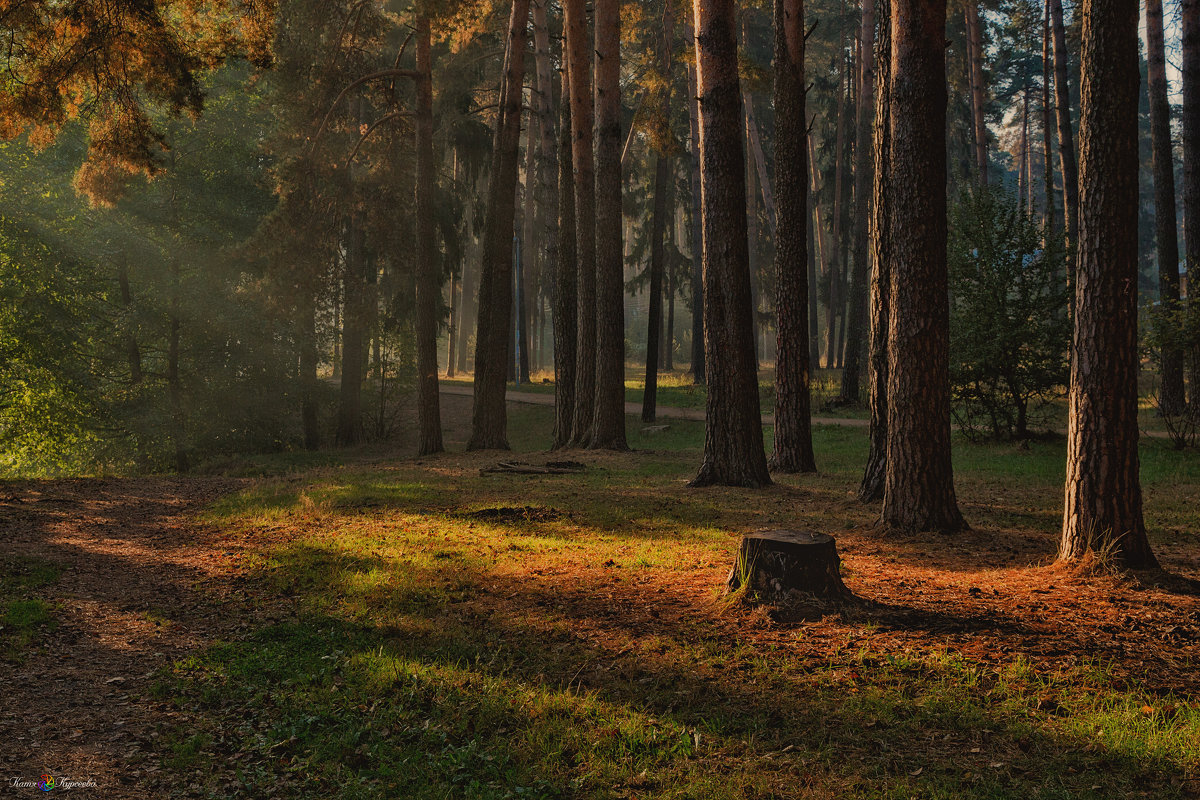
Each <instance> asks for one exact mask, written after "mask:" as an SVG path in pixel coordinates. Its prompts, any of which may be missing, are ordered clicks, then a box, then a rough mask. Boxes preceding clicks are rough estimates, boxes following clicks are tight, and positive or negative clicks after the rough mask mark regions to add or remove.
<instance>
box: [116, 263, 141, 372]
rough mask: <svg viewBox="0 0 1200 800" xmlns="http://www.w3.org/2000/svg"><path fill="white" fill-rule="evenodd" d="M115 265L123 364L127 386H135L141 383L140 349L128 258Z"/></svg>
mask: <svg viewBox="0 0 1200 800" xmlns="http://www.w3.org/2000/svg"><path fill="white" fill-rule="evenodd" d="M119 259H120V260H119V261H118V263H117V287H118V288H119V289H120V291H121V309H122V314H123V319H122V320H121V324H122V327H123V328H125V331H126V333H125V363H126V364H128V365H129V385H130V386H137V385H138V384H139V383H141V382H142V377H143V375H142V349H141V348H140V347H139V346H138V340H137V334H136V333H135V332H134V322H133V313H134V307H133V292H132V291H131V290H130V288H129V257H128V256H127V255H125V254H121V255H120V256H119Z"/></svg>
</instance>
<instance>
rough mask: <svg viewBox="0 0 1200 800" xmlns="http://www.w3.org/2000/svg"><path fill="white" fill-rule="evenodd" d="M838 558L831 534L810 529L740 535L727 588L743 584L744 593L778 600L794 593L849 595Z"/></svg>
mask: <svg viewBox="0 0 1200 800" xmlns="http://www.w3.org/2000/svg"><path fill="white" fill-rule="evenodd" d="M840 565H841V559H839V558H838V554H837V545H836V544H835V543H834V540H833V537H832V536H829V535H827V534H824V533H812V532H809V531H794V530H778V531H760V532H758V533H749V534H746V535H745V536H743V537H742V547H741V549H740V550H739V551H738V558H737V563H735V564H734V566H733V570H731V571H730V573H729V581H728V583H729V591H731V592H736V591H737V590H738V589H740V588H741V587H742V584H743V583H744V584H745V585H746V595H747V597H751V598H753V599H755V600H757V601H760V602H767V603H780V602H784V601H787V600H789V599H793V598H794V597H795V595H796V594H800V595H811V596H813V597H817V598H824V599H837V598H845V597H850V596H851V593H850V590H849V589H847V588H846V586H845V584H843V583H842V576H841V570H840Z"/></svg>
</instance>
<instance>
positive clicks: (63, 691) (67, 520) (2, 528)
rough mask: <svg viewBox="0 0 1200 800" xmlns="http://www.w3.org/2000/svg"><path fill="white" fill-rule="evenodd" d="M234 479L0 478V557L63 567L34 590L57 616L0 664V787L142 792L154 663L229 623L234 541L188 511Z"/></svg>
mask: <svg viewBox="0 0 1200 800" xmlns="http://www.w3.org/2000/svg"><path fill="white" fill-rule="evenodd" d="M240 485H241V484H240V483H238V482H236V481H230V480H226V479H212V478H186V479H173V478H140V479H127V480H76V481H52V482H40V483H32V482H31V483H17V484H0V556H3V559H4V561H5V562H7V563H10V564H11V563H12V562H13V560H14V559H28V560H32V561H35V562H38V563H50V564H52V565H54V566H55V567H56V568H57V569H59V570H61V574H60V577H59V579H58V580H57V581H56V582H54V583H52V584H50V585H48V586H45V587H43V588H42V589H41V590H38V592H37V594H39V595H40V596H41V597H42V598H43V599H45V600H47V601H49V602H51V603H53V604H55V605H56V607H57V609H56V612H55V618H56V619H57V624H56V625H54V626H52V627H50V628H48V629H46V630H44V631H42V632H41V633H40V634H39V637H38V638H37V639H36V640H35V641H34V642H33V643H32V645H31V646H30V647H29V648H26V649H25V650H24V651H23V653H24V659H23V662H22V663H12V662H4V661H0V686H3V687H4V688H3V691H2V692H0V781H3V783H2V784H0V786H2V787H3V790H2V791H0V796H4V797H9V796H30V797H32V796H37V795H40V794H41V792H39V791H37V790H36V789H30V788H18V787H17V786H14V784H13V780H14V779H20V780H22V781H28V780H33V781H36V780H37V779H38V778H39V776H41V775H43V774H48V775H52V776H54V777H55V778H56V780H57V782H58V785H59V786H63V782H64V780H65V779H72V780H75V781H83V782H87V781H94V782H95V784H94V785H95V788H82V789H73V790H72V794H71V796H72V797H89V798H90V797H96V798H101V797H102V798H105V799H106V800H108V799H109V798H126V797H129V798H133V797H141V798H144V797H146V794H145V792H144V791H140V790H139V789H138V785H139V784H140V783H142V782H143V781H144V779H145V778H146V777H147V773H152V772H154V771H156V762H155V761H154V760H153V759H152V758H151V757H150V755H149V753H148V750H149V746H148V745H149V742H150V741H151V739H152V738H153V737H154V736H156V735H157V733H156V732H155V731H154V727H155V726H156V724H157V723H161V722H163V717H162V711H161V709H159V708H157V707H156V705H157V704H156V703H155V702H154V701H152V700H150V699H149V690H150V687H151V685H152V684H153V682H154V673H155V670H157V669H158V668H160V667H163V666H166V665H169V664H170V663H171V662H172V661H173V660H175V659H177V658H180V657H182V656H183V655H184V654H186V653H188V652H190V651H194V650H196V649H199V648H202V647H204V646H206V645H208V644H210V643H212V642H214V641H216V640H217V639H220V638H224V637H228V636H229V635H231V634H233V633H235V632H236V630H237V627H238V624H239V622H238V619H239V616H240V615H238V614H236V613H231V611H232V610H233V609H231V608H230V606H229V605H228V603H229V601H230V600H233V599H235V598H233V597H231V596H230V592H231V589H230V587H231V586H232V585H234V584H235V583H236V580H235V579H234V575H233V574H232V573H234V572H235V571H236V563H237V561H238V556H239V555H240V551H241V550H242V546H241V543H239V542H236V541H233V540H231V539H229V538H228V537H226V536H224V535H222V534H221V533H220V532H218V531H216V530H214V529H212V528H210V527H207V526H204V525H203V524H201V523H198V522H196V521H195V520H194V519H193V515H194V512H196V511H197V510H198V509H199V508H201V507H202V506H204V505H205V504H207V503H209V502H211V501H212V500H214V499H215V498H217V497H218V496H220V495H221V494H223V493H226V492H229V491H233V490H235V489H236V488H237V487H238V486H240Z"/></svg>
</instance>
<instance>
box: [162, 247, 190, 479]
mask: <svg viewBox="0 0 1200 800" xmlns="http://www.w3.org/2000/svg"><path fill="white" fill-rule="evenodd" d="M181 292H182V287H181V286H180V274H179V262H178V261H177V260H175V259H172V260H171V303H170V310H169V312H168V317H167V322H168V325H169V328H168V334H167V399H168V401H169V402H170V404H171V442H172V444H173V445H174V447H175V471H176V472H188V471H189V470H191V468H192V463H191V458H189V457H188V445H187V414H186V413H185V412H184V410H183V380H182V377H181V375H180V367H179V359H180V352H179V347H180V342H179V336H180V326H181V321H180V315H179V307H180V294H181Z"/></svg>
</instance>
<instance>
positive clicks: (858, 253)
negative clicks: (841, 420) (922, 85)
mask: <svg viewBox="0 0 1200 800" xmlns="http://www.w3.org/2000/svg"><path fill="white" fill-rule="evenodd" d="M874 49H875V3H874V0H863V4H862V29H861V30H860V32H859V45H858V52H859V58H858V60H859V71H858V81H859V90H858V121H857V125H856V126H855V128H856V133H855V145H854V205H855V213H854V269H853V272H852V273H851V275H850V309H849V317H850V318H849V320H848V321H847V325H846V363H845V367H844V368H843V369H842V399H843V400H846V401H849V402H851V403H857V402H858V401H859V397H860V396H861V394H862V387H861V382H860V374H861V371H862V358H863V354H864V352H865V350H866V340H867V281H868V269H867V263H868V260H869V255H868V252H869V249H870V248H869V234H870V231H869V227H870V220H871V200H870V198H871V177H872V172H871V138H872V134H871V117H872V111H873V108H874V104H875V58H874Z"/></svg>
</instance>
